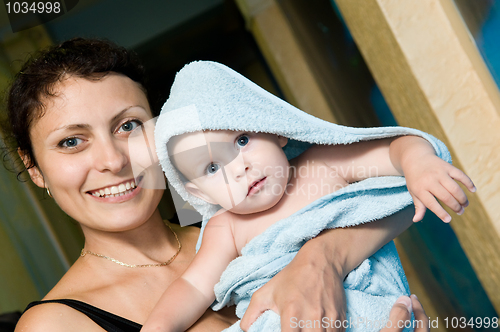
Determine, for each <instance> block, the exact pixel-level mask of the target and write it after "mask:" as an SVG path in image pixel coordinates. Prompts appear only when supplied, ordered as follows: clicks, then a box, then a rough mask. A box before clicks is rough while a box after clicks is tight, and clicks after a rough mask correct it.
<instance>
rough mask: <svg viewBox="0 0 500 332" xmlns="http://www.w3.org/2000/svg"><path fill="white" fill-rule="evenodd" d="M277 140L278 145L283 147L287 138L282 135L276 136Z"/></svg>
mask: <svg viewBox="0 0 500 332" xmlns="http://www.w3.org/2000/svg"><path fill="white" fill-rule="evenodd" d="M278 142H279V143H280V146H281V147H282V148H283V147H285V145H287V143H288V138H286V137H283V136H278Z"/></svg>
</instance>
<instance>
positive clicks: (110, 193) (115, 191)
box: [91, 180, 136, 198]
mask: <svg viewBox="0 0 500 332" xmlns="http://www.w3.org/2000/svg"><path fill="white" fill-rule="evenodd" d="M135 187H136V184H135V181H134V180H132V181H130V182H125V183H120V184H119V185H118V186H112V187H107V188H104V189H100V190H97V191H94V192H91V194H92V196H95V197H105V198H106V197H117V196H123V195H126V194H128V193H131V192H132V191H133V190H134V189H135Z"/></svg>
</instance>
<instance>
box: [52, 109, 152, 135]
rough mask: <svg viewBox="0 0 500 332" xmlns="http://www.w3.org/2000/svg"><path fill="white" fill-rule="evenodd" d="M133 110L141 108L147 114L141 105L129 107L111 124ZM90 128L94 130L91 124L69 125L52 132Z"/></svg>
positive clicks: (116, 116)
mask: <svg viewBox="0 0 500 332" xmlns="http://www.w3.org/2000/svg"><path fill="white" fill-rule="evenodd" d="M131 108H140V109H141V110H143V111H144V112H146V110H145V109H144V107H142V106H139V105H133V106H129V107H127V108H125V109H123V110H121V111H120V112H118V114H116V115H115V116H113V118H112V119H111V122H114V121H116V120H117V119H119V118H120V117H121V116H122V115H123V114H124V113H126V112H127V111H129V110H130V109H131ZM90 128H92V126H91V125H89V124H69V125H65V126H61V127H57V128H56V129H54V130H53V131H52V132H56V131H59V130H73V129H90Z"/></svg>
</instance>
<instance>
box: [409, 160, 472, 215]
mask: <svg viewBox="0 0 500 332" xmlns="http://www.w3.org/2000/svg"><path fill="white" fill-rule="evenodd" d="M404 175H405V177H406V185H407V187H408V191H409V192H410V194H411V196H412V198H413V202H414V204H415V216H414V217H413V221H414V222H417V221H420V220H422V219H423V217H424V215H425V211H426V208H428V209H429V210H431V211H432V212H434V213H435V214H436V216H438V217H439V218H440V219H441V220H443V221H444V222H450V220H451V216H450V215H449V214H448V213H447V212H446V211H445V210H444V209H443V207H442V206H441V205H440V204H439V203H438V201H437V200H436V198H437V199H438V200H440V201H441V202H443V203H444V204H445V205H447V206H448V207H449V208H450V209H452V210H453V211H455V212H456V213H457V214H462V213H464V208H465V207H467V206H468V205H469V201H468V199H467V196H466V195H465V193H464V191H463V190H462V188H461V187H460V186H459V185H458V183H457V182H461V183H462V184H463V185H464V186H465V187H467V189H468V190H469V191H470V192H475V191H476V187H475V186H474V183H473V182H472V180H471V179H470V178H469V177H468V176H467V175H465V173H464V172H462V171H461V170H459V169H458V168H456V167H455V166H453V165H450V164H448V163H447V162H446V161H444V160H442V159H441V158H439V157H438V156H436V155H433V154H424V155H421V156H419V158H415V159H413V160H412V161H411V162H410V163H407V164H406V165H405V167H404Z"/></svg>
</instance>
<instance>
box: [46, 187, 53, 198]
mask: <svg viewBox="0 0 500 332" xmlns="http://www.w3.org/2000/svg"><path fill="white" fill-rule="evenodd" d="M45 189H47V194H48V195H49V197H50V198H52V195H51V194H50V189H49V187H45Z"/></svg>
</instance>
